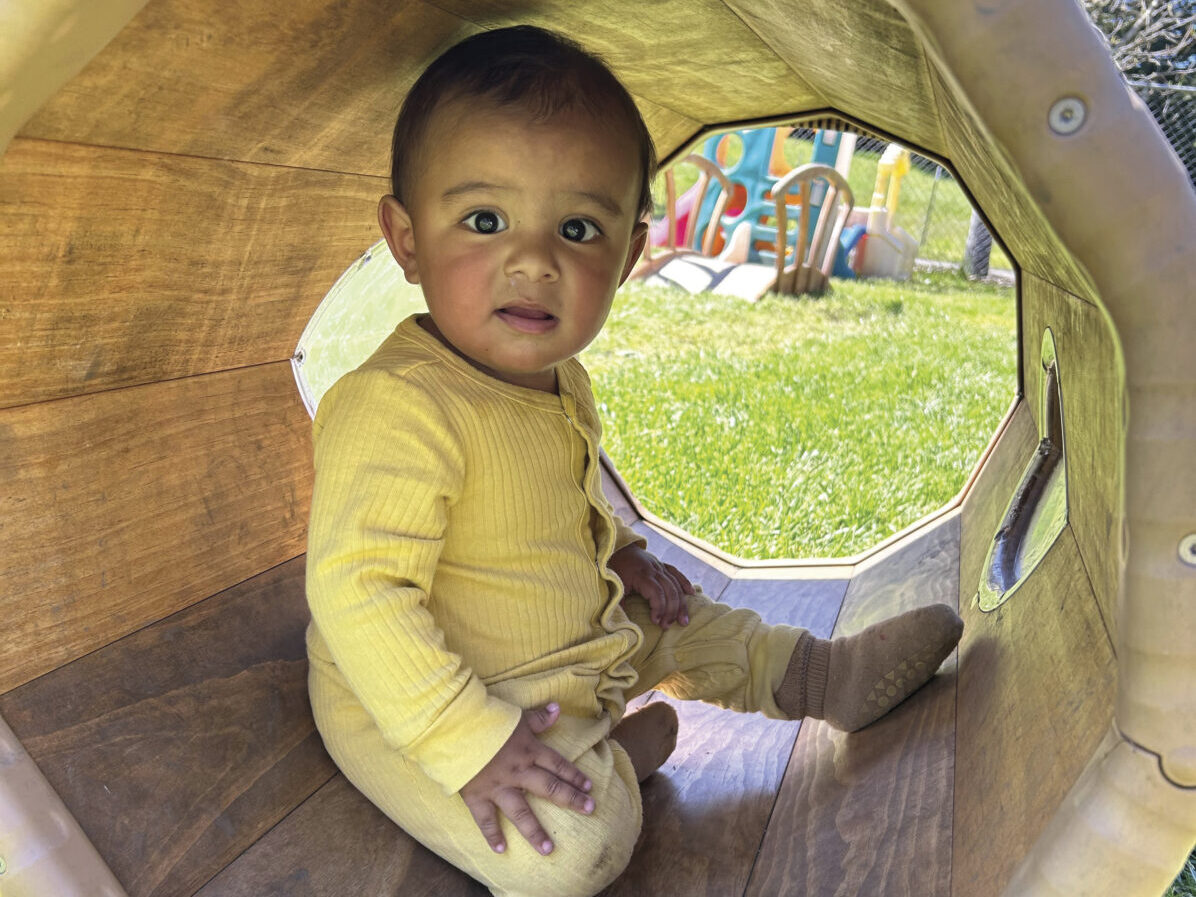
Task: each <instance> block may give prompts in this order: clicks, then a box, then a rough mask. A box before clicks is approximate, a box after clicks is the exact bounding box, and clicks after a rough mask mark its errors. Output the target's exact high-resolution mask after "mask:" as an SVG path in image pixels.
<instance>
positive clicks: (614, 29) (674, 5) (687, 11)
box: [436, 0, 824, 124]
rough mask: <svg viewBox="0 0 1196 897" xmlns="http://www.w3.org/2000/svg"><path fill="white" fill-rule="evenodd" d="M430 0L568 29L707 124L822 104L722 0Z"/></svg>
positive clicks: (644, 93)
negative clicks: (615, 2) (614, 0)
mask: <svg viewBox="0 0 1196 897" xmlns="http://www.w3.org/2000/svg"><path fill="white" fill-rule="evenodd" d="M436 5H437V6H439V7H440V8H442V9H444V10H447V11H448V12H451V13H454V14H455V15H458V16H460V17H461V18H462V19H465V20H467V21H469V22H472V23H473V24H475V25H478V26H480V27H483V28H497V27H502V26H505V25H513V24H517V23H527V24H530V25H540V26H543V27H546V28H553V29H556V30H560V31H563V32H565V33H567V34H571V35H573V36H574V37H575V38H576V39H578V40H580V41H582V42H583V43H584V44H585V46H586V48H587V49H589V50H592V51H594V52H597V53H599V54H600V55H602V57H603V58H604V59H606V61H607V62H608V63H610V66H611V68H612V69H613V70H614V72H615V74H616V75H618V77H619V78H620V80H622V82H623V83H624V84H625V85H626V86H627V89H628V90H629V91H631V93H632V94H634V95H635V96H637V97H640V98H642V99H645V100H648V101H649V102H651V103H653V104H655V105H657V106H662V107H664V108H667V109H670V110H672V111H673V112H674V113H676V114H678V115H681V116H684V117H686V118H689V119H693V120H696V121H700V122H703V123H705V124H712V123H716V122H723V121H736V120H739V119H748V118H758V117H764V116H769V115H777V114H780V113H787V112H792V111H799V110H802V109H809V108H820V107H821V106H823V105H824V103H823V102H822V101H821V100H820V98H819V97H818V96H817V94H816V93H815V92H814V91H813V90H812V89H811V88H810V86H809V85H808V84H806V83H805V81H803V80H802V79H801V77H800V76H799V75H797V74H795V72H794V70H793V69H792V68H791V67H789V66H788V65H786V64H785V63H784V62H783V61H782V60H781V59H780V58H778V57H777V56H775V55H774V54H773V53H772V52H771V51H770V50H769V49H768V48H767V47H766V46H764V45H763V44H762V43H761V42H760V41H759V39H758V38H757V36H756V35H755V34H754V33H753V32H752V30H751V29H750V28H748V27H747V26H746V25H745V24H744V22H743V21H742V20H741V19H740V18H739V17H738V16H737V15H736V14H735V13H733V12H732V11H731V10H729V9H728V8H727V7H726V6H725V5H724V4H723V3H722V2H720V0H657V2H653V3H645V4H640V5H639V6H638V7H637V8H636V10H635V15H634V16H629V15H627V11H626V10H625V9H621V8H618V7H614V6H608V5H606V4H578V3H570V2H568V0H547V2H541V3H537V4H535V6H534V7H529V6H528V5H527V4H524V3H519V2H512V0H437V2H436ZM711 34H717V35H718V39H717V40H715V41H711V40H709V39H708V35H711Z"/></svg>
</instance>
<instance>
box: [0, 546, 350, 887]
mask: <svg viewBox="0 0 1196 897" xmlns="http://www.w3.org/2000/svg"><path fill="white" fill-rule="evenodd" d="M303 577H304V564H303V561H302V559H298V560H294V561H290V562H288V563H286V564H283V565H281V566H279V567H275V568H274V569H271V570H269V571H267V572H265V573H262V574H261V575H260V576H257V577H255V578H253V579H251V580H249V581H247V582H245V583H242V584H240V585H238V586H236V587H234V588H232V589H229V590H228V591H226V592H223V593H221V594H218V595H216V596H214V597H212V598H209V599H207V600H206V601H202V602H200V603H198V604H196V605H194V606H192V607H190V608H188V609H187V610H185V611H183V612H181V613H179V614H175V615H173V616H170V617H168V618H167V619H165V620H162V621H160V622H158V623H155V624H154V625H152V626H149V627H147V628H145V629H142V630H141V631H139V632H137V633H135V634H133V635H130V636H128V637H127V638H124V639H121V640H120V641H118V642H116V643H114V644H112V645H109V646H108V647H107V648H105V649H103V650H101V651H98V652H95V653H93V654H89V655H88V656H86V657H83V658H80V659H79V660H77V661H75V662H74V663H70V664H67V665H66V666H63V667H60V668H58V669H56V670H54V671H53V672H52V673H48V674H47V675H45V676H42V677H41V678H39V679H37V680H36V681H34V682H30V683H28V684H27V685H24V686H22V687H21V688H18V689H16V690H14V691H11V692H9V693H8V694H6V695H4V696H3V697H0V714H3V716H4V718H5V720H6V721H7V722H8V723H9V725H10V726H11V727H12V729H13V731H14V732H16V734H17V736H18V737H19V738H20V739H21V741H22V742H23V744H24V745H25V748H26V749H27V750H28V751H29V753H30V755H31V756H32V757H33V759H34V760H35V761H36V762H37V764H38V766H39V767H40V768H41V770H42V772H43V773H44V774H45V776H46V778H47V779H48V780H49V781H50V783H51V785H53V786H54V788H55V790H56V791H57V792H58V794H59V795H60V796H61V797H62V799H63V801H64V802H65V803H66V805H67V807H68V808H69V809H70V810H71V812H72V813H73V814H74V816H75V818H76V819H78V820H79V822H80V824H81V825H82V826H83V829H84V831H85V832H86V833H87V835H88V837H89V838H90V839H91V841H92V843H94V844H95V845H96V848H97V849H98V850H99V852H100V854H101V856H103V858H104V859H105V860H106V861H107V862H108V864H109V866H110V867H111V868H112V870H113V872H114V873H115V874H116V876H117V878H119V879H120V881H121V882H122V884H124V886H125V888H126V889H127V890H128V892H129V894H130V897H148V895H155V897H183V895H187V897H189V895H191V894H193V893H194V892H195V891H196V890H197V889H198V888H199V887H200V886H201V885H203V883H204V882H206V881H207V880H208V879H210V878H211V877H212V876H213V875H215V874H216V873H217V872H218V871H219V870H220V869H221V868H223V867H224V866H225V865H227V864H228V863H229V862H231V861H232V860H233V859H234V858H235V857H236V856H238V855H239V854H240V853H241V852H242V851H243V850H245V849H246V848H248V847H249V846H250V845H251V844H252V843H253V842H254V841H255V840H257V839H258V838H259V837H260V836H261V835H262V834H264V833H265V832H266V831H267V830H269V829H270V827H271V826H273V825H274V824H275V823H276V822H278V821H279V820H280V819H282V818H283V817H284V816H285V815H286V814H287V813H289V812H290V811H291V810H292V809H293V808H294V807H296V806H297V805H299V804H300V803H301V802H303V801H304V800H305V799H306V798H307V797H308V796H310V795H311V794H312V793H313V792H315V791H316V790H317V789H318V788H319V787H320V786H321V785H323V784H324V783H325V782H326V781H328V779H329V778H330V777H331V776H332V775H333V774H334V773H335V772H336V769H335V767H334V766H333V764H332V761H331V760H330V759H329V758H328V756H327V754H326V753H325V752H324V749H323V746H322V744H321V742H320V738H319V735H318V734H317V733H316V731H315V724H314V723H313V721H312V718H311V712H310V709H309V705H308V700H307V660H306V654H305V649H304V643H303V633H304V630H305V628H306V625H307V620H308V613H307V604H306V601H305V599H304V593H303Z"/></svg>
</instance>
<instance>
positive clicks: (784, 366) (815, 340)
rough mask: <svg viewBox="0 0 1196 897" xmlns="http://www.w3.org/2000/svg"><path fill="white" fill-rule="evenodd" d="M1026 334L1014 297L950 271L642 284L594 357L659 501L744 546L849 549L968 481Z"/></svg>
mask: <svg viewBox="0 0 1196 897" xmlns="http://www.w3.org/2000/svg"><path fill="white" fill-rule="evenodd" d="M1015 333H1016V327H1015V324H1014V300H1013V295H1012V291H1010V290H1004V291H1002V290H997V289H995V288H993V287H989V286H980V285H975V284H970V283H968V282H967V281H966V280H964V279H962V278H961V277H958V276H954V275H936V276H934V277H927V276H919V277H918V278H917V279H916V280H915V282H911V283H905V284H901V283H893V282H887V281H885V282H881V281H869V282H855V281H836V282H835V291H834V292H833V293H832V294H830V295H828V296H825V297H823V298H820V299H809V298H806V299H794V298H782V297H768V298H766V299H764V300H762V301H761V302H759V303H755V304H753V303H750V302H746V301H744V300H740V299H735V298H730V297H724V296H713V295H710V294H700V295H696V296H691V295H689V294H688V293H684V292H680V291H674V290H670V289H665V288H658V287H647V286H644V285H642V284H633V285H630V286H628V287H625V288H624V290H623V291H621V292H620V295H619V296H618V297H617V298H616V300H615V307H614V310H613V311H612V313H611V317H610V320H609V322H608V324H607V327H606V329H605V330H604V331H603V333H602V335H601V336H600V337H599V338H598V339H597V340H596V341H595V342H594V344H593V345H592V346H591V347H590V349H588V350H587V352H586V355H585V361H586V364H587V365H588V366H589V368H590V371H591V373H592V374H593V378H594V384H595V392H596V395H597V399H598V403H599V409H600V412H601V413H602V415H603V420H604V425H605V427H606V437H605V445H606V448H607V451H608V452H609V454H610V455H611V457H612V458H613V459H614V461H615V464H616V466H617V467H618V468H619V470H620V472H621V473H622V474H623V476H624V477H625V478H626V479H627V481H628V483H629V484H630V485H631V487H632V489H633V490H634V491H635V493H636V495H637V496H638V497H639V499H640V500H641V501H642V502H643V504H644V505H645V506H646V507H647V508H648V509H649V510H651V511H653V512H654V513H656V514H658V515H659V516H661V517H663V518H665V519H668V520H670V521H672V522H673V523H675V524H677V525H679V526H681V527H683V528H684V529H686V530H688V531H689V532H691V533H693V534H694V535H696V536H698V537H700V538H702V539H705V540H707V541H709V542H711V543H713V544H715V545H718V546H720V547H722V548H723V549H724V550H726V551H728V552H730V553H732V554H735V555H738V556H741V557H746V558H770V557H839V556H847V555H851V554H855V553H858V552H859V551H862V550H863V549H865V548H868V547H870V546H872V545H875V544H876V543H877V542H879V541H880V540H882V539H884V538H886V537H887V536H889V535H892V534H893V533H895V532H897V531H899V530H900V529H902V528H904V527H905V526H907V525H909V524H911V523H913V522H914V521H916V520H918V519H919V518H920V517H922V516H924V515H925V514H927V513H929V512H930V511H932V510H934V509H936V508H938V507H941V506H942V505H943V504H944V503H945V502H947V501H948V500H949V499H951V498H952V497H953V496H954V495H955V494H956V493H957V492H958V491H959V489H960V487H961V486H962V485H963V483H964V480H965V478H966V476H967V474H968V472H969V471H970V470H971V469H972V467H973V466H974V465H975V462H976V460H977V459H978V457H979V454H980V451H981V450H982V449H983V447H984V446H985V445H986V444H987V442H988V440H989V438H990V437H991V435H992V433H993V431H994V429H995V427H996V425H997V423H998V421H999V420H1000V418H1001V415H1002V414H1003V413H1004V412H1005V411H1006V409H1007V408H1008V407H1009V404H1010V402H1011V401H1012V399H1013V396H1014V391H1015V367H1016V351H1017V350H1016V335H1015Z"/></svg>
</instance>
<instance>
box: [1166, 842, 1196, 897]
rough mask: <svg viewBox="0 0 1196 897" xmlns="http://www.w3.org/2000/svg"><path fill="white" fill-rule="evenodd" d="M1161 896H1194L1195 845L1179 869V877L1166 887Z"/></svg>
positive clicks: (1195, 895)
mask: <svg viewBox="0 0 1196 897" xmlns="http://www.w3.org/2000/svg"><path fill="white" fill-rule="evenodd" d="M1163 897H1196V847H1193V848H1192V852H1191V854H1189V855H1188V861H1187V862H1186V863H1184V868H1183V869H1182V870H1180V873H1179V877H1178V878H1176V879H1175V882H1174V883H1173V884H1172V885H1171V887H1170V888H1168V889H1167V893H1166V894H1164V895H1163Z"/></svg>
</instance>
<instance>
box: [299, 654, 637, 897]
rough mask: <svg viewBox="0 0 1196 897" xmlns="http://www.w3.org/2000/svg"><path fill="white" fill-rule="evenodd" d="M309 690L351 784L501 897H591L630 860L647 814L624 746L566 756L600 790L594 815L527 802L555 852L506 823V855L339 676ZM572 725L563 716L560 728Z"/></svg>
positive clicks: (548, 736)
mask: <svg viewBox="0 0 1196 897" xmlns="http://www.w3.org/2000/svg"><path fill="white" fill-rule="evenodd" d="M309 688H310V691H311V697H312V710H313V712H314V713H315V717H316V723H317V726H318V728H319V730H320V734H321V735H322V737H323V738H324V744H325V747H327V749H328V752H329V753H330V754H331V755H332V759H333V760H335V761H336V764H337V766H338V767H339V768H340V769H341V771H342V772H343V773H344V774H345V776H346V777H347V778H348V779H349V781H350V782H352V783H353V784H354V786H356V787H357V789H358V790H359V791H361V792H362V793H363V794H364V795H365V796H366V797H367V798H369V799H370V801H371V802H372V803H373V804H374V805H375V806H377V807H378V808H379V809H381V810H382V812H384V813H385V814H386V815H387V816H389V817H390V818H391V819H392V820H393V821H394V822H395V823H397V824H398V825H399V826H400V827H402V828H403V829H404V830H405V831H406V832H407V833H408V834H410V835H411V836H413V837H414V838H416V839H417V840H418V841H420V842H421V843H423V844H424V845H425V846H426V847H428V848H429V849H430V850H431V851H433V852H434V853H436V854H438V855H440V856H441V857H443V858H444V859H446V860H448V861H449V862H450V863H452V864H453V865H454V866H457V867H458V868H459V869H462V870H463V871H464V872H466V873H467V874H469V875H471V876H472V877H473V878H475V879H477V880H478V881H480V882H482V883H483V884H485V885H486V886H487V887H488V888H489V889H490V891H491V893H492V894H494V895H496V897H591V895H594V894H596V893H598V892H599V891H601V890H602V889H603V888H604V887H606V886H607V885H608V884H610V883H611V882H612V881H614V879H615V878H616V877H618V875H619V874H620V873H622V871H623V870H624V868H626V866H627V863H628V862H629V861H630V859H631V854H632V851H633V849H634V847H635V843H636V839H637V838H638V837H639V832H640V826H641V823H642V807H641V804H640V794H639V785H638V784H637V781H636V773H635V770H634V768H633V766H632V762H631V759H630V758H629V757H628V754H627V752H626V751H625V750H624V749H623V748H622V747H621V746H619V745H618V744H617V743H616V742H614V741H611V740H609V739H602V740H600V741H599V742H598V743H597V744H596V745H594V746H593V747H592V748H590V749H589V750H587V751H585V752H583V753H582V754H581V755H580V756H574V753H575V752H574V751H571V750H570V751H569V753H568V754H566V756H568V757H569V759H571V760H572V761H573V762H574V763H575V764H576V765H577V766H578V768H579V769H581V771H582V772H584V773H585V775H586V777H587V778H589V779H590V781H591V782H592V783H593V788H592V789H591V791H590V794H591V796H592V797H593V798H594V812H593V813H592V814H590V815H588V816H587V815H584V814H582V813H578V812H576V811H573V810H566V809H563V808H561V807H558V806H556V805H555V804H552V803H549V802H548V801H545V800H541V799H539V798H537V797H529V798H528V803H529V804H530V805H531V808H532V810H533V812H535V814H536V816H537V818H538V819H539V820H540V822H541V823H542V824H543V826H544V829H545V831H547V832H548V834H549V837H551V838H552V841H553V844H554V845H555V849H554V850H553V852H552V853H551V854H549V855H548V856H542V855H541V854H539V853H538V852H537V851H536V850H535V849H534V848H533V847H532V846H531V845H530V844H529V843H528V842H527V841H526V840H525V839H524V838H523V836H522V835H520V834H519V833H518V831H516V829H515V826H514V825H513V824H512V823H511V822H510V821H509V820H506V819H504V820H503V830H504V833H505V834H506V840H507V849H506V850H505V851H504V852H503V853H501V854H499V853H495V852H494V851H492V850H491V849H490V847H489V845H487V843H486V840H485V838H483V836H482V833H481V831H480V830H479V829H478V826H477V823H476V822H474V819H473V817H472V815H470V812H469V810H468V808H467V807H466V806H465V803H464V801H462V799H461V797H460V795H459V794H446V793H445V792H444V790H443V789H442V788H441V787H440V786H439V785H438V784H437V783H435V782H434V781H432V780H431V779H429V778H428V777H427V776H426V775H424V774H423V772H422V771H421V770H420V769H419V767H417V766H416V765H415V764H412V763H409V762H408V761H406V760H405V759H403V757H402V756H401V755H400V754H399V753H398V752H396V751H394V750H392V749H391V748H390V747H388V746H387V745H386V744H385V743H384V742H383V740H382V736H381V733H380V732H379V730H378V728H377V726H375V725H374V723H373V720H372V719H370V717H369V715H368V714H367V713H366V712H365V710H364V709H363V708H362V707H361V706H360V704H358V703H357V702H356V700H355V699H354V698H353V697H352V695H351V694H349V693H348V692H347V691H345V690H344V689H343V688H342V687H340V686H339V685H338V683H337V682H336V681H335V680H334V679H333V678H332V677H331V676H327V675H320V674H318V673H316V674H314V675H312V676H311V678H310V681H309ZM565 723H567V721H566V720H564V719H563V718H562V720H558V722H557V725H558V726H561V725H563V724H565ZM554 728H555V727H554ZM552 732H553V729H549V730H548V731H547V732H546V733H544V734H543V735H542V736H541V737H542V738H543V739H544V741H545V742H547V743H549V744H550V745H551V746H552V747H553V748H555V749H557V750H561V751H562V753H564V752H565V751H566V750H568V748H567V747H566V746H565V745H563V744H560V743H554V742H553V739H552ZM463 749H465V750H467V749H468V746H467V745H466V746H463Z"/></svg>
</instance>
